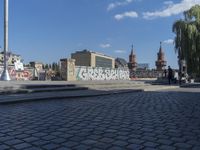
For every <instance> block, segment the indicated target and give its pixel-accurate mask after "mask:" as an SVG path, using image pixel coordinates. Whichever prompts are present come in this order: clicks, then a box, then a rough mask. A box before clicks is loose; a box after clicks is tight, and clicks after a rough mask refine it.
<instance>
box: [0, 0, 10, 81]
mask: <svg viewBox="0 0 200 150" xmlns="http://www.w3.org/2000/svg"><path fill="white" fill-rule="evenodd" d="M7 52H8V0H4V70H3V73H2V75H1V80H3V81H10V75H9V73H8V65H7Z"/></svg>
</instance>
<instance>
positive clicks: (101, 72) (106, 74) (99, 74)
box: [76, 66, 129, 80]
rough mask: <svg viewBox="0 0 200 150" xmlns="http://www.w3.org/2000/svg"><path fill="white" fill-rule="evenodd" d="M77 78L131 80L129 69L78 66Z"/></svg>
mask: <svg viewBox="0 0 200 150" xmlns="http://www.w3.org/2000/svg"><path fill="white" fill-rule="evenodd" d="M76 79H77V80H129V70H128V69H110V68H91V67H83V66H76Z"/></svg>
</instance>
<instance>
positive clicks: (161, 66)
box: [155, 42, 167, 71]
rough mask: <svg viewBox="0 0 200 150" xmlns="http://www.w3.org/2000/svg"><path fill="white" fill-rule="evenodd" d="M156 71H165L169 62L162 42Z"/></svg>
mask: <svg viewBox="0 0 200 150" xmlns="http://www.w3.org/2000/svg"><path fill="white" fill-rule="evenodd" d="M155 64H156V70H158V71H163V70H164V69H165V66H166V65H167V62H166V61H165V54H164V52H163V49H162V42H160V49H159V52H158V53H157V61H156V63H155Z"/></svg>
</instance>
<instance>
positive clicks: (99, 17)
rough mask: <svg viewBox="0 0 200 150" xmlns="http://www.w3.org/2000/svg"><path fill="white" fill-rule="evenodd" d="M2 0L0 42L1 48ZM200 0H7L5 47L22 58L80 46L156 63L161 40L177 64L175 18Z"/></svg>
mask: <svg viewBox="0 0 200 150" xmlns="http://www.w3.org/2000/svg"><path fill="white" fill-rule="evenodd" d="M3 4H4V0H0V46H1V47H2V49H3V15H4V14H3ZM195 4H200V0H173V1H171V0H9V50H10V51H11V52H13V53H15V54H20V55H21V56H22V58H23V59H24V63H28V62H30V61H39V62H43V63H52V62H58V61H59V60H60V59H61V58H70V56H71V53H73V52H75V51H80V50H83V49H88V50H92V51H95V52H100V53H104V54H106V55H109V56H112V57H115V58H117V57H121V58H124V59H126V60H128V56H129V54H130V52H131V46H132V44H133V47H134V53H135V54H136V58H137V63H149V64H150V68H155V61H156V59H157V52H158V50H159V47H160V42H161V41H162V43H163V44H162V47H163V50H164V53H165V59H166V61H167V65H170V66H171V67H172V68H178V65H177V55H176V54H175V52H174V44H173V39H174V37H175V34H174V33H173V32H172V25H173V23H174V22H175V21H176V20H178V19H181V18H183V11H185V10H188V9H190V8H191V7H192V6H193V5H195Z"/></svg>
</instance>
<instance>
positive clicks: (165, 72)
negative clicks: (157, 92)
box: [164, 69, 167, 78]
mask: <svg viewBox="0 0 200 150" xmlns="http://www.w3.org/2000/svg"><path fill="white" fill-rule="evenodd" d="M164 77H165V78H166V77H167V70H166V69H165V70H164Z"/></svg>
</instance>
